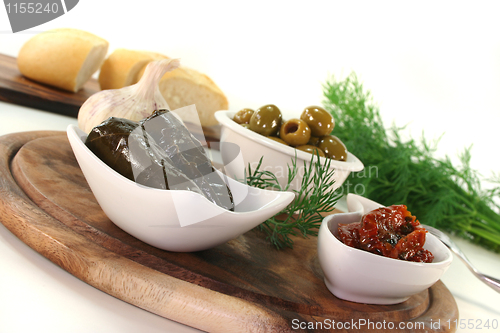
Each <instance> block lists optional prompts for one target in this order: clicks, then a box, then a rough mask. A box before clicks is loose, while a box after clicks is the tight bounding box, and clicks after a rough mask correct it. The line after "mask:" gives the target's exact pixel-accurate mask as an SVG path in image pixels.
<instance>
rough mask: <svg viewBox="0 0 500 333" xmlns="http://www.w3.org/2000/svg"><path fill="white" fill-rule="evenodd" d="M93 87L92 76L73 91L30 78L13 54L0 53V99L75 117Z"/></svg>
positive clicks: (91, 93)
mask: <svg viewBox="0 0 500 333" xmlns="http://www.w3.org/2000/svg"><path fill="white" fill-rule="evenodd" d="M97 91H99V83H98V82H97V81H96V80H95V79H90V80H89V81H88V82H87V83H86V84H85V85H84V86H83V88H82V89H81V90H80V91H78V92H77V93H73V92H69V91H64V90H61V89H57V88H53V87H50V86H47V85H44V84H41V83H38V82H35V81H32V80H30V79H28V78H26V77H24V76H22V75H21V73H20V72H19V70H18V69H17V62H16V58H14V57H10V56H8V55H4V54H0V101H4V102H8V103H12V104H17V105H23V106H28V107H32V108H35V109H39V110H44V111H49V112H54V113H58V114H62V115H65V116H70V117H74V118H76V117H77V116H78V110H80V106H81V105H82V104H83V102H85V101H86V100H87V98H89V97H90V96H91V95H93V94H94V93H96V92H97Z"/></svg>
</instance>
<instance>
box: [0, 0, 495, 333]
mask: <svg viewBox="0 0 500 333" xmlns="http://www.w3.org/2000/svg"><path fill="white" fill-rule="evenodd" d="M291 3H292V2H289V1H271V0H268V1H261V0H257V1H245V2H242V1H217V0H211V1H165V0H163V1H152V0H142V1H135V2H132V1H127V2H125V1H111V0H107V1H102V0H100V1H97V0H81V1H80V2H79V3H78V4H77V6H76V7H75V8H74V9H73V10H71V11H70V12H68V13H67V14H65V15H63V16H62V17H59V18H57V19H55V20H53V21H51V22H48V23H45V24H43V25H41V26H38V27H35V28H32V29H30V30H28V31H25V32H20V33H16V34H12V33H11V28H10V25H9V22H8V18H7V14H6V11H5V10H4V8H0V53H4V54H9V55H12V56H16V55H17V52H18V51H19V49H20V48H21V46H22V45H23V44H24V42H26V40H28V39H29V38H31V37H32V36H33V35H34V34H36V33H39V32H41V31H45V30H49V29H52V28H60V27H73V28H79V29H83V30H86V31H89V32H92V33H94V34H96V35H99V36H100V37H102V38H105V39H107V40H108V41H109V42H110V52H111V51H112V50H114V49H115V48H129V49H138V50H141V49H142V50H150V51H156V52H161V53H164V54H166V55H168V56H170V57H177V58H180V59H181V62H182V63H183V64H184V65H185V66H188V67H192V68H195V69H197V70H199V71H201V72H204V73H206V74H208V75H209V76H210V77H211V78H212V79H213V80H214V81H215V82H216V83H217V84H218V85H219V87H220V88H221V89H222V90H223V91H224V92H225V93H226V95H227V96H228V99H229V102H230V108H231V109H234V110H237V109H240V108H243V107H251V108H257V107H259V106H261V105H264V104H268V103H273V104H276V105H277V106H279V107H280V108H281V109H282V110H283V111H284V112H285V113H287V114H299V113H300V112H301V111H302V109H303V108H304V107H306V106H308V105H311V104H321V102H322V100H323V96H322V85H323V84H324V83H325V82H326V80H327V79H328V78H329V77H330V75H335V76H337V77H339V78H343V77H345V76H346V75H348V74H349V73H350V72H351V71H355V72H356V73H357V74H358V77H359V78H360V80H361V81H362V82H364V86H365V87H366V88H367V89H369V90H370V91H371V92H372V95H373V97H374V100H375V101H376V102H377V103H378V105H379V106H380V111H381V114H382V117H383V119H384V122H385V123H386V124H387V125H388V126H389V125H391V124H392V123H393V122H395V123H396V124H397V125H400V126H401V125H406V124H409V125H408V127H407V131H406V132H405V133H406V135H408V136H412V137H414V138H419V137H420V135H421V134H422V132H424V133H425V137H426V138H428V139H437V138H439V137H440V136H441V135H443V136H442V138H441V141H440V143H439V146H438V147H439V150H438V155H439V156H444V155H450V156H451V157H452V159H454V160H456V158H455V157H456V156H457V154H458V153H460V152H461V151H463V149H464V148H465V147H468V146H470V145H473V148H472V162H471V164H472V167H473V168H474V169H476V170H479V171H480V172H481V173H482V174H483V175H485V176H487V177H488V176H490V175H491V173H492V172H499V166H498V165H499V163H498V162H499V161H500V157H499V154H498V153H497V150H498V149H497V145H498V142H499V140H498V134H497V133H498V125H499V121H500V99H499V95H500V94H499V93H500V20H499V19H498V13H499V9H500V3H499V2H497V1H474V2H472V1H471V2H459V3H457V2H455V1H419V2H411V3H410V2H402V1H348V2H347V1H345V2H337V1H311V0H310V1H307V2H300V3H297V2H293V3H294V4H291ZM9 110H11V109H9ZM9 112H26V113H25V114H26V115H27V116H28V117H29V116H30V113H29V111H26V110H21V109H20V110H19V111H17V110H14V111H9ZM0 115H1V116H2V119H3V120H5V119H10V118H8V117H10V116H13V115H12V113H8V114H7V113H6V112H4V113H2V114H0ZM6 117H7V118H6ZM50 117H51V115H47V118H45V119H52V118H50ZM13 121H14V120H13ZM67 121H68V122H70V121H71V120H67ZM57 122H62V123H61V127H62V125H63V124H65V123H66V120H65V119H63V120H60V118H58V119H57V120H54V123H52V122H49V121H47V124H48V125H47V126H48V127H50V128H53V127H57V128H60V127H59V125H57V126H56V125H55V124H59V123H57ZM12 124H13V123H12ZM12 124H11V123H8V122H5V121H2V122H0V129H1V130H2V133H5V132H11V131H13V129H15V128H16V127H15V125H16V124H14V127H12ZM27 124H29V121H28V122H27ZM42 124H43V123H42ZM37 125H38V126H40V123H37ZM20 126H24V127H20V128H23V129H30V128H29V126H28V127H26V124H22V125H20ZM63 128H64V127H63ZM484 185H485V186H487V184H486V182H485V183H484ZM5 237H8V236H5ZM15 241H16V240H14V239H13V240H10V238H9V239H7V244H12V243H11V242H15ZM464 246H468V245H467V244H464ZM472 249H475V248H472ZM26 251H27V252H26V254H23V255H21V257H22V258H24V256H25V255H26V256H31V255H35V256H36V254H30V253H29V249H28V250H26ZM475 251H476V252H475V255H476V256H477V259H479V258H481V257H487V258H488V259H487V260H486V261H485V264H484V266H483V267H482V269H484V270H488V269H491V268H489V267H492V266H498V264H499V262H498V261H497V260H498V256H489V254H488V253H485V252H482V250H480V249H479V250H475ZM12 255H14V256H15V255H18V256H19V255H20V254H19V253H18V252H13V253H12ZM488 256H489V257H488ZM454 265H456V264H455V263H454ZM48 267H50V266H48ZM454 267H456V268H454V269H452V270H450V272H449V273H447V274H448V275H447V276H446V278H447V279H444V281H445V283H447V285H448V287H449V288H450V289H453V291H454V293H455V292H456V293H455V296H456V297H457V296H458V302H459V305H461V306H462V308H461V314H462V315H463V314H464V311H465V316H467V317H465V318H466V319H470V318H472V319H474V317H471V316H474V313H476V312H474V311H475V309H476V308H475V307H483V308H486V309H487V312H486V315H485V316H490V314H491V315H492V316H496V317H497V318H499V317H500V313H499V312H498V310H496V311H495V310H493V309H498V308H500V297H499V295H498V294H492V293H491V292H490V291H489V290H488V289H487V288H486V287H484V288H485V289H482V288H483V286H469V285H459V282H457V281H460V280H456V279H455V278H454V277H452V276H451V274H469V273H468V272H467V271H465V269H462V267H458V266H454ZM57 269H58V268H57ZM41 272H42V274H43V272H46V271H45V270H41ZM56 272H57V273H56V274H63V275H64V274H65V272H59V271H57V270H56ZM39 274H40V273H39ZM46 274H48V273H46ZM29 278H31V277H29ZM27 279H28V278H27ZM68 279H69V280H68V281H69V282H68V283H67V284H65V285H63V286H62V288H63V289H69V290H73V286H72V283H76V282H73V280H71V277H68ZM447 281H448V282H447ZM471 281H472V280H471ZM78 282H79V281H78ZM48 283H50V282H48ZM454 284H457V285H454ZM32 287H33V290H41V289H40V288H43V286H32ZM89 288H90V287H89ZM477 288H479V289H477ZM90 289H91V288H90ZM469 289H470V292H469V291H468V290H469ZM478 290H479V291H478ZM6 293H7V290H6V289H4V288H3V287H2V288H0V299H1V300H2V302H3V300H5V299H6V298H5V297H4V294H5V295H6ZM472 293H479V295H481V301H480V302H479V304H476V303H477V302H478V301H477V298H476V300H474V299H472V300H470V299H469V297H472V296H471V295H472ZM96 295H97V297H106V296H100V294H99V293H98V292H97V293H96ZM40 297H41V299H42V300H43V299H44V296H43V295H42V296H40ZM460 297H461V298H460ZM464 299H465V300H468V301H470V302H469V303H467V304H469V305H464V304H465V303H463V300H464ZM117 304H120V303H119V302H118V303H117ZM122 306H124V307H125V305H122ZM467 306H469V307H467ZM488 311H489V312H488ZM2 313H5V312H4V311H3V310H2V311H0V332H3V330H2V322H5V320H6V318H2ZM140 313H142V312H140ZM148 315H149V314H148ZM9 316H10V315H9ZM145 316H147V315H145ZM150 316H151V318H156V317H155V316H152V315H150ZM151 318H149V319H147V320H151ZM484 319H486V317H485V318H484ZM155 320H158V319H155ZM145 327H147V326H145ZM63 328H66V329H67V328H68V327H64V326H63ZM115 329H116V331H120V329H119V327H118V328H117V327H115ZM94 331H98V330H94ZM102 331H103V332H104V331H106V332H110V331H112V330H111V329H110V327H107V328H106V329H103V330H102ZM121 331H122V332H123V331H125V330H121ZM131 331H134V330H131ZM486 332H488V331H486Z"/></svg>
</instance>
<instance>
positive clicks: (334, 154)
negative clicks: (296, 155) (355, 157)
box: [318, 135, 347, 161]
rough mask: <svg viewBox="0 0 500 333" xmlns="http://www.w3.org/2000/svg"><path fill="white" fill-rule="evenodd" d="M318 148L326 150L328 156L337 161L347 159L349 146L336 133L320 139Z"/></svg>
mask: <svg viewBox="0 0 500 333" xmlns="http://www.w3.org/2000/svg"><path fill="white" fill-rule="evenodd" d="M318 148H319V149H321V150H323V151H324V152H325V155H326V157H328V158H331V159H333V160H337V161H345V160H347V148H346V147H345V145H344V143H343V142H342V141H340V139H339V138H337V137H336V136H335V135H326V136H324V137H322V138H321V140H319V144H318Z"/></svg>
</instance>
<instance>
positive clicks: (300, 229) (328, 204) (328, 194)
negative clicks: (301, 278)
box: [246, 155, 340, 249]
mask: <svg viewBox="0 0 500 333" xmlns="http://www.w3.org/2000/svg"><path fill="white" fill-rule="evenodd" d="M311 156H312V157H311V160H310V163H309V165H307V164H306V163H305V161H304V175H303V178H302V183H301V188H300V189H299V190H296V189H292V190H291V191H293V192H294V193H295V200H294V201H293V202H292V203H291V204H290V205H288V207H286V208H285V209H284V210H282V211H281V212H279V213H278V214H276V215H274V216H273V217H271V218H270V219H268V220H267V221H265V222H264V223H262V224H260V225H259V227H258V228H259V229H260V230H261V231H263V232H264V233H265V234H266V237H267V239H268V240H269V241H270V242H271V243H272V244H273V245H274V246H275V247H276V248H277V249H282V248H284V247H290V248H293V243H294V241H293V239H292V238H291V236H297V235H302V236H303V237H308V236H317V235H318V229H319V227H320V225H321V222H322V220H323V217H324V214H327V213H329V212H331V211H333V209H334V208H335V204H336V203H337V201H338V199H339V198H340V194H339V193H338V192H337V191H335V190H333V189H332V187H331V185H332V184H333V183H334V182H335V180H334V173H335V171H334V170H333V169H330V161H329V160H327V162H326V163H324V164H323V165H322V164H321V162H320V158H319V155H311ZM261 164H262V158H261V159H260V161H259V163H258V165H257V167H256V168H255V169H254V170H252V168H251V166H250V165H248V173H247V175H246V181H247V184H248V185H251V186H255V187H258V188H263V189H264V188H267V189H274V190H278V191H289V190H290V185H291V183H292V182H293V180H294V179H295V177H296V176H297V173H298V167H297V157H295V158H293V159H291V165H288V179H287V184H286V185H285V186H284V187H282V186H281V185H280V184H279V181H278V179H277V178H276V176H275V175H274V174H273V173H272V172H270V171H266V170H260V167H261Z"/></svg>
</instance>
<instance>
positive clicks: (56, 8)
mask: <svg viewBox="0 0 500 333" xmlns="http://www.w3.org/2000/svg"><path fill="white" fill-rule="evenodd" d="M3 2H4V4H5V10H6V11H7V16H8V17H9V21H10V27H11V28H12V32H13V33H16V32H19V31H23V30H26V29H30V28H33V27H36V26H39V25H41V24H44V23H46V22H49V21H52V20H53V19H56V18H58V17H59V16H62V15H64V14H66V13H67V12H69V11H70V10H72V9H73V8H74V7H75V6H76V5H77V4H78V0H52V1H50V0H36V1H33V2H26V1H23V0H17V1H16V0H3Z"/></svg>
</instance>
